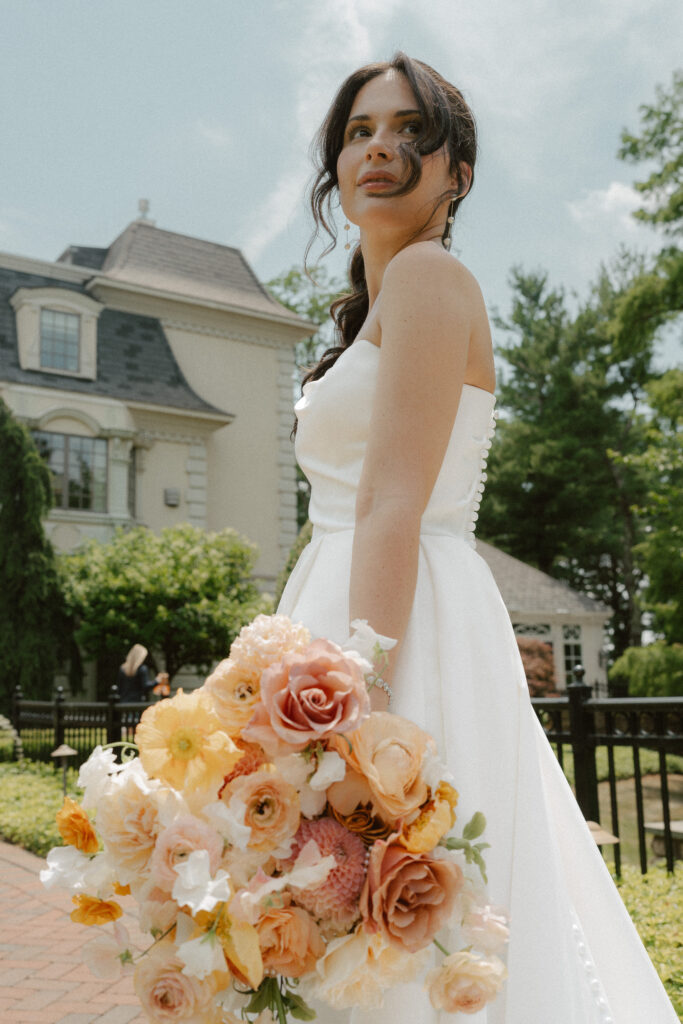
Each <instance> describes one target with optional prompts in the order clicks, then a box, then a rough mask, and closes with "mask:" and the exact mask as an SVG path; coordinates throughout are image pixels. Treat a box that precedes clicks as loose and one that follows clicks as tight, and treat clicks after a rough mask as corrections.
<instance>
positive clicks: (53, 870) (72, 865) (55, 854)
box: [40, 846, 90, 892]
mask: <svg viewBox="0 0 683 1024" xmlns="http://www.w3.org/2000/svg"><path fill="white" fill-rule="evenodd" d="M89 866H90V857H86V856H85V854H84V853H81V851H80V850H77V849H76V847H75V846H55V847H53V848H52V849H51V850H50V852H49V853H48V855H47V867H46V868H43V870H42V871H41V872H40V880H41V882H42V883H43V885H44V886H45V888H46V889H70V890H71V891H72V892H85V884H84V882H83V877H84V875H85V871H86V868H88V867H89Z"/></svg>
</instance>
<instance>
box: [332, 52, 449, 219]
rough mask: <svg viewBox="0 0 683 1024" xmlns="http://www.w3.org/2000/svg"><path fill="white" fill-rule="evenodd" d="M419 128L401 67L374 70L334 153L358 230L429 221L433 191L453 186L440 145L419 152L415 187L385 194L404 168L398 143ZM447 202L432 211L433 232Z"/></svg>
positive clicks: (346, 205)
mask: <svg viewBox="0 0 683 1024" xmlns="http://www.w3.org/2000/svg"><path fill="white" fill-rule="evenodd" d="M420 128H421V121H420V112H419V110H418V106H417V103H416V100H415V96H414V94H413V90H412V89H411V87H410V85H409V84H408V80H407V79H406V78H405V76H404V75H402V74H401V73H400V72H397V71H394V70H390V71H387V72H385V73H384V74H382V75H378V76H377V77H376V78H373V79H371V81H369V82H367V83H366V85H364V86H363V88H362V89H360V90H359V92H358V93H357V95H356V98H355V100H354V102H353V106H352V107H351V111H350V113H349V119H348V122H347V124H346V130H345V132H344V144H343V147H342V150H341V152H340V154H339V157H338V159H337V178H338V181H339V197H340V200H341V205H342V209H343V211H344V214H345V216H346V217H347V218H348V220H350V221H351V222H352V223H354V224H357V225H358V226H359V227H360V229H361V232H370V233H372V232H373V230H375V231H379V232H382V233H385V232H386V231H392V233H393V232H399V233H400V234H401V235H405V237H406V238H410V237H412V236H413V235H414V234H415V232H416V231H418V230H421V229H422V228H424V227H425V222H427V221H430V216H431V214H432V211H433V210H434V203H435V202H436V200H437V199H438V197H439V196H441V195H443V193H444V192H447V191H450V192H453V191H454V190H455V187H456V179H455V178H454V176H453V175H452V174H451V172H450V170H449V166H448V155H447V153H446V150H445V147H442V148H441V149H439V150H437V151H436V152H435V153H430V154H429V155H427V156H423V157H422V177H421V178H420V181H419V183H418V185H417V187H416V188H414V189H413V190H412V191H411V192H407V193H406V194H405V195H398V196H393V195H387V193H390V192H391V190H392V189H394V188H396V185H397V183H398V182H401V181H403V180H404V179H405V177H406V173H407V170H406V168H404V166H403V163H402V161H401V155H400V151H399V146H400V144H401V143H405V142H410V141H411V139H413V138H414V137H415V136H416V135H417V134H418V133H419V131H420ZM447 205H448V200H446V201H445V202H444V203H442V204H441V206H442V207H443V209H440V210H439V212H438V213H437V214H436V215H434V216H433V217H431V221H430V226H431V228H432V234H433V228H434V226H435V225H437V224H438V225H439V228H440V229H442V228H443V223H442V222H444V221H445V208H446V206H447ZM442 214H443V216H442Z"/></svg>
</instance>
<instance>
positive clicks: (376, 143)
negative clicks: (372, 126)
mask: <svg viewBox="0 0 683 1024" xmlns="http://www.w3.org/2000/svg"><path fill="white" fill-rule="evenodd" d="M393 156H394V149H393V146H392V145H391V142H390V141H389V139H388V138H387V136H386V134H385V133H384V132H375V134H374V135H373V136H372V138H370V139H368V143H367V146H366V149H365V159H366V160H373V159H375V158H380V159H382V158H383V159H384V160H391V158H392V157H393Z"/></svg>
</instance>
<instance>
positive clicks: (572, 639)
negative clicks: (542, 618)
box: [562, 625, 583, 680]
mask: <svg viewBox="0 0 683 1024" xmlns="http://www.w3.org/2000/svg"><path fill="white" fill-rule="evenodd" d="M562 637H563V640H564V671H565V676H566V678H567V679H568V680H569V679H572V678H573V675H574V669H575V668H576V666H577V665H583V653H582V650H581V626H579V625H577V626H563V627H562Z"/></svg>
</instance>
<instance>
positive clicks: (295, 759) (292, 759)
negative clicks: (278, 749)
mask: <svg viewBox="0 0 683 1024" xmlns="http://www.w3.org/2000/svg"><path fill="white" fill-rule="evenodd" d="M272 760H273V764H274V765H275V767H276V768H277V770H278V771H279V773H280V775H281V776H282V778H283V779H287V782H291V784H292V785H293V786H296V788H297V789H299V790H300V789H301V788H302V786H304V785H305V784H306V780H307V779H308V776H309V775H310V774H311V762H310V761H309V760H307V759H306V758H305V757H303V756H302V755H301V754H283V755H282V756H281V757H274V758H273V759H272Z"/></svg>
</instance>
